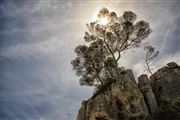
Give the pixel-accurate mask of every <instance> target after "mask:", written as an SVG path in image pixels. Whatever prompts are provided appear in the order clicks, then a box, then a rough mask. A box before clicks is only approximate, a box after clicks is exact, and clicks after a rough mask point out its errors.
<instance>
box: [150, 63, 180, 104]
mask: <svg viewBox="0 0 180 120" xmlns="http://www.w3.org/2000/svg"><path fill="white" fill-rule="evenodd" d="M167 65H168V66H165V67H163V68H161V69H159V70H158V71H157V72H155V73H154V74H153V75H152V76H151V77H150V81H151V85H152V87H153V91H154V93H155V96H156V99H157V102H158V105H159V106H160V107H163V106H166V103H169V102H170V101H171V100H173V99H175V98H176V97H177V96H180V66H178V65H177V64H176V63H175V62H171V63H168V64H167Z"/></svg>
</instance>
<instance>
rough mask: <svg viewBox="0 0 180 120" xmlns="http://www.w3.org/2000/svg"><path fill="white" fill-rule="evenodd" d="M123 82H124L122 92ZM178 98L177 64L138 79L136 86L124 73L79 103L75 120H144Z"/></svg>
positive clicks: (179, 68)
mask: <svg viewBox="0 0 180 120" xmlns="http://www.w3.org/2000/svg"><path fill="white" fill-rule="evenodd" d="M122 80H125V81H126V84H125V86H126V87H125V88H123V89H122V87H121V81H122ZM178 97H180V66H178V65H177V64H176V63H174V62H171V63H168V64H167V66H165V67H163V68H161V69H159V70H158V71H157V72H155V73H154V74H153V75H152V76H150V78H148V77H147V75H145V74H143V75H141V76H139V77H138V83H137V82H136V81H135V79H134V76H133V73H132V71H131V70H126V71H125V72H123V73H122V75H121V78H119V80H117V81H115V82H112V83H110V84H109V85H108V86H106V87H105V88H104V89H103V90H101V91H100V92H98V93H96V94H94V95H93V96H92V97H91V98H89V99H88V100H85V101H83V102H82V104H81V108H80V110H79V113H78V115H77V120H144V119H146V118H148V116H152V115H154V114H156V113H159V111H161V109H163V108H165V107H166V106H167V104H168V103H171V102H172V101H173V100H175V99H176V98H178ZM179 108H180V107H179ZM179 108H178V110H179ZM178 115H180V114H179V113H178ZM149 120H150V119H149ZM152 120H153V119H152ZM157 120H158V119H157ZM168 120H169V119H168ZM173 120H174V119H173Z"/></svg>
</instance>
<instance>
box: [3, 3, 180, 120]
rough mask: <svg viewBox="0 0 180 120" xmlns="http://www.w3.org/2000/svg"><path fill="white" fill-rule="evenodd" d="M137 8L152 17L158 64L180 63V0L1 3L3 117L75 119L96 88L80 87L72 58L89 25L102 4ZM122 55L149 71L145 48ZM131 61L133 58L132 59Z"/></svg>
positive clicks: (128, 63) (145, 16)
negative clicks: (72, 64)
mask: <svg viewBox="0 0 180 120" xmlns="http://www.w3.org/2000/svg"><path fill="white" fill-rule="evenodd" d="M103 6H106V7H108V8H109V9H111V10H115V11H116V12H117V13H118V14H122V13H123V11H126V10H132V11H134V12H136V13H137V15H138V19H139V20H140V19H144V20H146V21H148V22H149V23H150V25H151V27H152V30H153V33H152V34H151V35H150V36H149V38H148V39H147V41H150V43H151V44H153V45H154V46H156V47H157V48H158V50H160V55H159V57H158V59H157V62H156V65H157V66H156V68H159V67H160V66H163V65H165V64H166V63H167V62H170V61H172V60H173V61H176V62H177V63H179V64H180V59H179V58H180V48H179V46H180V45H179V44H180V41H179V40H180V39H179V38H180V36H179V32H180V29H179V27H178V26H179V19H180V15H179V14H177V13H178V11H179V6H180V3H179V2H117V1H116V2H107V1H106V2H92V1H91V2H84V1H79V2H73V1H68V2H58V1H54V2H48V1H42V0H39V1H28V2H27V1H24V2H22V0H20V1H4V2H2V4H1V5H0V11H1V13H2V16H1V17H0V19H1V21H2V24H3V26H2V28H1V30H0V34H1V38H2V39H1V45H0V47H1V53H0V56H1V58H0V64H1V71H0V72H1V73H0V74H1V88H0V89H1V94H0V98H1V99H0V104H1V113H0V117H1V118H2V120H11V119H13V120H74V119H75V117H76V114H77V112H78V109H79V107H80V103H81V101H82V100H83V99H87V98H88V97H89V96H90V95H91V93H92V91H93V88H88V87H82V86H79V83H78V78H77V77H76V76H75V74H74V72H73V71H72V68H71V65H70V61H71V60H72V59H73V58H74V57H75V54H74V53H73V51H74V48H75V47H76V46H77V45H78V44H83V34H84V32H85V30H86V28H85V24H86V22H89V21H91V20H92V17H93V16H94V15H95V13H96V12H97V11H98V10H99V8H101V7H103ZM134 51H135V52H132V51H128V52H127V53H126V54H123V56H122V59H121V61H120V65H122V66H125V67H126V68H133V71H134V72H135V76H136V77H137V76H138V75H139V74H141V73H142V72H143V71H144V70H143V67H142V64H143V62H144V60H143V58H144V55H145V53H144V51H143V50H142V49H138V50H134ZM127 60H128V61H127Z"/></svg>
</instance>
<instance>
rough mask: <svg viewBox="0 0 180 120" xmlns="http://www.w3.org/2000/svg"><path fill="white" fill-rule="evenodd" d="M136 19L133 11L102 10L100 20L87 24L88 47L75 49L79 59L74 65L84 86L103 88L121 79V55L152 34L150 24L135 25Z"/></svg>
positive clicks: (86, 39)
mask: <svg viewBox="0 0 180 120" xmlns="http://www.w3.org/2000/svg"><path fill="white" fill-rule="evenodd" d="M136 18H137V16H136V14H135V13H133V12H131V11H125V12H124V14H123V15H122V16H117V14H116V13H115V12H113V11H112V12H110V11H109V10H108V9H107V8H104V7H103V8H102V9H100V11H99V13H98V15H97V20H96V21H93V22H91V23H89V24H87V28H88V31H86V32H85V35H84V40H85V41H86V42H87V44H85V45H79V46H77V47H76V48H75V53H76V54H77V57H76V58H75V59H74V60H72V62H71V64H72V65H73V68H74V70H75V71H76V73H77V75H78V76H80V77H81V78H80V84H81V85H87V86H96V85H101V86H102V85H104V84H105V83H106V82H107V81H109V80H118V77H119V76H120V67H119V65H118V61H119V59H120V58H121V53H122V52H125V51H126V50H128V49H130V48H134V47H139V46H140V43H141V42H142V40H144V39H145V38H146V37H147V36H148V35H149V34H150V33H151V29H150V27H149V23H147V22H146V21H143V20H141V21H138V22H135V21H136ZM123 82H125V81H122V83H123Z"/></svg>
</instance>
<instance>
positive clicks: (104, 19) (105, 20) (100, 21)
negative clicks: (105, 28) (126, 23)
mask: <svg viewBox="0 0 180 120" xmlns="http://www.w3.org/2000/svg"><path fill="white" fill-rule="evenodd" d="M108 22H109V21H108V18H107V17H102V18H100V19H99V24H102V25H107V24H108Z"/></svg>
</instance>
